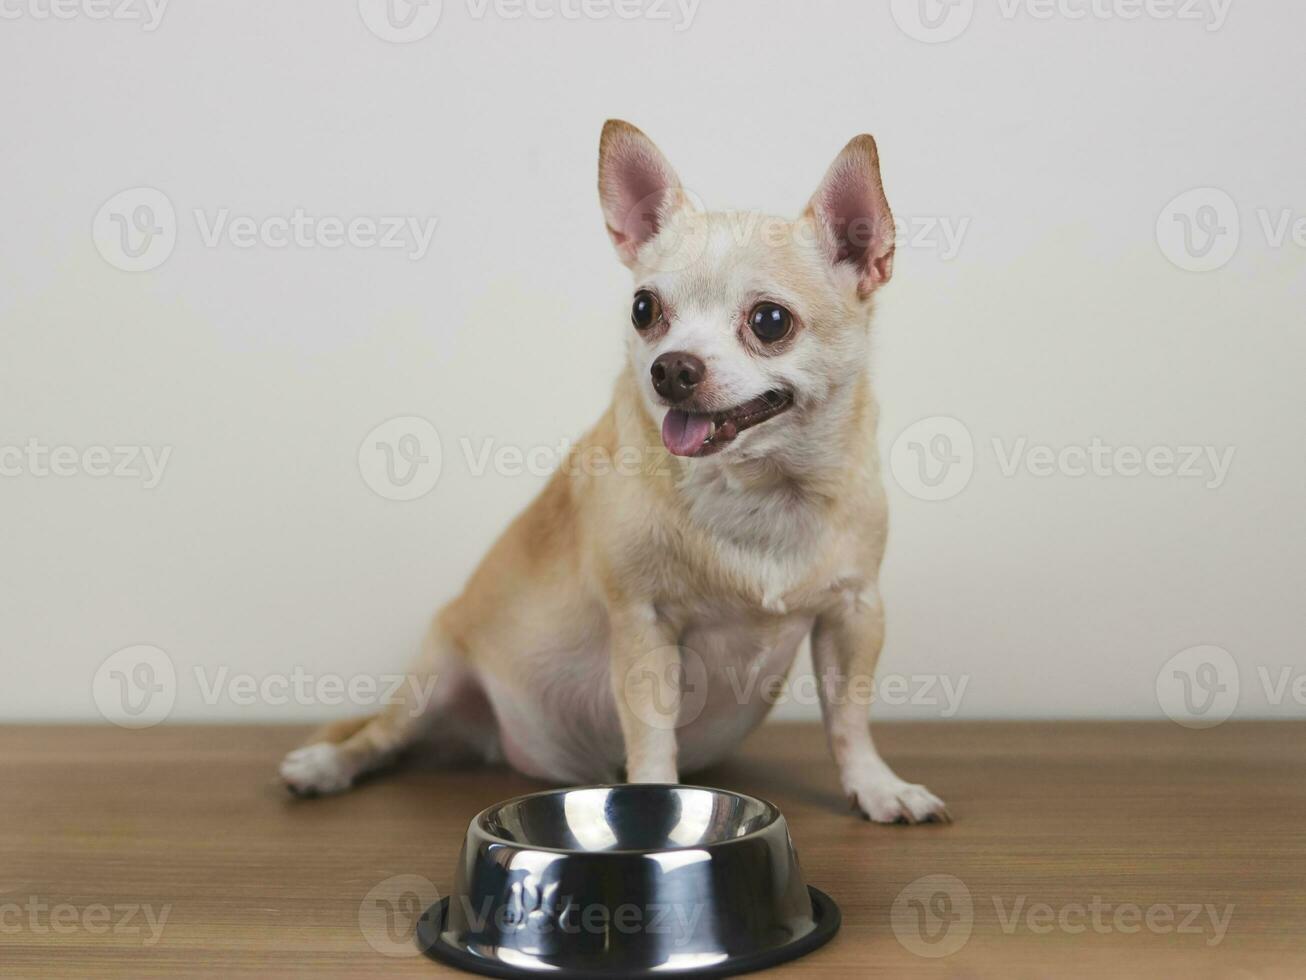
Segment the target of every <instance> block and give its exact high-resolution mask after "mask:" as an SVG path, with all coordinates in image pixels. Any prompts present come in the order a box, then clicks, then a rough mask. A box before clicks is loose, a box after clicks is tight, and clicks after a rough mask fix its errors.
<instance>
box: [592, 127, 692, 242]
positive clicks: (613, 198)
mask: <svg viewBox="0 0 1306 980" xmlns="http://www.w3.org/2000/svg"><path fill="white" fill-rule="evenodd" d="M683 198H684V195H683V193H682V191H681V187H680V178H679V177H677V176H676V172H675V171H674V170H672V169H671V164H670V163H668V162H667V158H666V157H664V156H663V155H662V151H661V150H659V149H658V148H657V147H656V146H655V145H654V144H653V141H652V140H651V139H649V138H648V137H647V136H645V135H644V134H643V133H642V132H640V130H639V129H637V128H636V127H634V126H632V125H631V124H630V123H628V122H623V121H622V120H620V119H609V120H608V121H607V123H605V124H604V126H603V136H602V137H601V138H600V140H599V203H600V204H601V205H602V206H603V220H604V221H605V222H606V223H607V226H608V235H609V236H610V237H611V238H612V244H613V245H614V246H615V247H616V249H617V255H618V257H619V258H620V259H621V261H622V262H624V263H625V264H626V265H628V266H629V265H633V264H634V262H635V257H636V256H637V255H638V254H639V250H640V249H641V248H642V247H643V246H644V244H645V243H646V242H648V241H650V240H652V239H653V238H656V237H657V234H658V232H659V231H661V230H662V228H663V226H664V225H665V224H666V220H667V218H668V216H669V215H670V214H671V212H672V211H673V210H674V209H675V208H677V207H679V206H680V205H681V204H682V203H683Z"/></svg>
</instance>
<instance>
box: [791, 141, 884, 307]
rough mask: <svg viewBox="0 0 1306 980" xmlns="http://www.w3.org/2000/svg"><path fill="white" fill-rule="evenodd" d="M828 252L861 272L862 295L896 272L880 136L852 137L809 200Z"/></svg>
mask: <svg viewBox="0 0 1306 980" xmlns="http://www.w3.org/2000/svg"><path fill="white" fill-rule="evenodd" d="M807 211H808V214H810V215H811V216H812V217H813V218H814V219H815V220H816V225H817V232H818V235H819V240H820V242H821V245H822V247H823V248H824V249H825V252H826V256H827V257H828V258H829V260H830V262H831V263H833V264H835V265H847V266H848V267H850V268H851V269H852V270H853V271H854V272H855V273H856V274H857V293H858V295H859V296H861V297H862V298H865V297H867V296H869V295H870V294H871V292H872V291H873V290H874V289H875V288H876V287H877V286H881V285H883V284H884V283H886V282H888V281H889V278H890V277H891V276H892V275H893V250H894V227H893V214H892V213H891V212H890V211H889V202H888V200H887V199H886V198H885V196H884V184H883V183H881V181H880V154H879V151H878V150H877V149H876V147H875V140H874V139H872V138H871V137H870V136H867V135H862V136H858V137H856V138H854V139H853V141H852V142H851V143H849V144H848V145H847V146H845V147H844V148H843V152H842V153H840V154H839V156H838V157H837V158H836V159H835V161H834V163H832V164H831V165H830V169H829V170H828V171H827V172H826V175H825V179H824V180H822V181H821V186H820V187H819V188H817V191H816V193H815V194H814V195H813V196H812V200H811V202H810V203H809V204H808V205H807Z"/></svg>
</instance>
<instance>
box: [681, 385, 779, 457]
mask: <svg viewBox="0 0 1306 980" xmlns="http://www.w3.org/2000/svg"><path fill="white" fill-rule="evenodd" d="M793 403H794V396H793V395H792V394H791V393H790V392H787V391H780V390H779V389H774V390H772V391H768V392H767V393H766V394H764V395H760V396H758V397H757V398H754V399H752V400H751V401H746V402H744V403H743V404H742V405H736V406H735V407H734V408H729V409H726V410H725V411H724V412H686V411H685V410H684V409H680V408H673V409H671V411H669V412H667V416H666V418H664V419H663V420H662V444H663V445H664V446H666V447H667V452H669V453H672V454H674V455H676V456H710V455H712V453H715V452H719V451H721V450H722V449H724V448H725V447H726V446H728V445H730V443H732V442H734V440H735V439H736V438H737V437H738V435H739V433H741V432H743V431H744V430H745V429H751V428H753V426H755V425H761V424H762V423H763V422H765V421H766V420H767V419H772V418H775V417H776V416H777V415H779V414H780V413H781V412H783V411H785V410H786V409H788V408H790V407H792V406H793Z"/></svg>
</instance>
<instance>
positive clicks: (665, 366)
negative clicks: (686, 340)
mask: <svg viewBox="0 0 1306 980" xmlns="http://www.w3.org/2000/svg"><path fill="white" fill-rule="evenodd" d="M650 373H651V374H652V375H653V390H654V391H656V392H657V393H658V394H659V395H661V396H662V397H663V398H665V399H666V400H667V401H669V402H671V403H672V404H675V403H677V402H683V401H684V400H685V399H686V398H689V397H690V396H691V395H693V394H694V392H695V391H696V390H697V389H698V386H699V385H700V384H702V383H703V378H704V377H706V376H707V368H706V367H705V366H704V365H703V362H702V361H701V360H699V359H698V358H697V357H695V356H694V355H693V354H686V353H685V352H684V351H669V352H667V353H666V354H663V355H662V356H661V357H659V358H658V359H657V360H656V361H654V362H653V368H652V370H651V372H650Z"/></svg>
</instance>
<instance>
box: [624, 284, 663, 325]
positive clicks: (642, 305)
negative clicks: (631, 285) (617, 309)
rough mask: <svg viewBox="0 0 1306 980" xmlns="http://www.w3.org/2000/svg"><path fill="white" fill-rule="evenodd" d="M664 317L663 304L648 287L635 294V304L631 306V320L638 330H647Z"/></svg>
mask: <svg viewBox="0 0 1306 980" xmlns="http://www.w3.org/2000/svg"><path fill="white" fill-rule="evenodd" d="M661 319H662V304H661V303H659V302H658V298H657V297H656V296H654V295H653V294H652V293H650V292H649V291H648V290H647V289H641V290H640V291H639V292H637V293H636V294H635V304H634V305H633V306H632V307H631V308H630V322H631V323H633V324H635V329H636V330H647V329H648V328H649V327H651V326H653V324H655V323H657V322H658V321H659V320H661Z"/></svg>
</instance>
